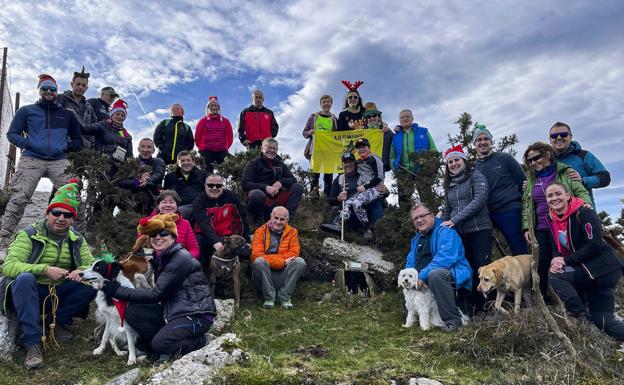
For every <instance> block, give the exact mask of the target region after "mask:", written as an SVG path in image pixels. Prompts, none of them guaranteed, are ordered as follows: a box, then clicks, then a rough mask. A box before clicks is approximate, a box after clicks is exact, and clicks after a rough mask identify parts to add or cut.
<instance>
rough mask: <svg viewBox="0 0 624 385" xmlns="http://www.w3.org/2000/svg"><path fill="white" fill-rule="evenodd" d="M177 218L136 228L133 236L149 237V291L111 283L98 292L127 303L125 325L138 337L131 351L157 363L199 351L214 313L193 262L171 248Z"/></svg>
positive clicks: (175, 247)
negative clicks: (151, 251) (151, 252)
mask: <svg viewBox="0 0 624 385" xmlns="http://www.w3.org/2000/svg"><path fill="white" fill-rule="evenodd" d="M177 219H178V216H177V215H176V214H160V215H156V216H154V217H152V218H149V219H147V218H144V219H143V220H141V222H140V223H139V227H138V231H139V232H140V233H141V234H145V235H148V236H149V238H150V243H151V245H152V249H154V258H153V259H152V261H151V262H152V264H153V266H154V279H155V282H156V284H155V286H154V287H153V288H148V289H145V288H129V287H122V286H120V284H119V282H117V281H106V282H105V283H104V285H103V287H102V291H103V292H104V294H105V295H106V296H107V298H117V299H121V300H126V301H128V302H129V304H128V307H127V309H126V322H127V323H128V325H130V326H132V328H133V329H134V330H135V331H136V332H137V333H138V334H139V340H138V341H137V347H138V348H139V349H141V350H142V351H146V352H147V353H149V356H150V357H152V358H154V359H159V360H161V361H164V360H167V359H168V358H169V357H171V356H172V355H178V354H179V355H184V354H186V353H189V352H192V351H195V350H197V349H201V348H202V347H204V346H205V344H206V336H205V333H206V332H208V330H210V327H211V326H212V322H213V321H214V318H215V316H216V314H217V307H216V305H215V302H214V300H213V299H212V295H211V289H210V282H209V281H208V278H207V277H206V275H205V274H204V272H203V271H202V268H201V265H200V264H199V261H198V260H196V259H195V258H193V256H192V255H191V253H189V252H188V251H187V250H186V249H185V248H184V247H183V246H182V245H180V244H179V243H176V238H177V235H178V229H177V226H176V220H177Z"/></svg>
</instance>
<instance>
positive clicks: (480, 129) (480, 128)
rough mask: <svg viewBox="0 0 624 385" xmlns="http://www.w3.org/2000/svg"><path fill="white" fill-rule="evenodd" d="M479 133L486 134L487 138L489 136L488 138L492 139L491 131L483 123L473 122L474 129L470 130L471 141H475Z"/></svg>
mask: <svg viewBox="0 0 624 385" xmlns="http://www.w3.org/2000/svg"><path fill="white" fill-rule="evenodd" d="M481 134H485V136H487V137H488V138H490V140H492V139H493V138H492V133H491V132H490V130H488V129H487V128H486V127H485V124H483V123H479V122H477V123H475V129H474V131H473V132H472V143H475V142H476V141H477V138H478V137H479V135H481Z"/></svg>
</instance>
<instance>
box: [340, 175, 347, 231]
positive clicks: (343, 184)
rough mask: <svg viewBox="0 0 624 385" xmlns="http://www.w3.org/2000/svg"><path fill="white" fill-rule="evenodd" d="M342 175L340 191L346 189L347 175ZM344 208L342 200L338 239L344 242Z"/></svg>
mask: <svg viewBox="0 0 624 385" xmlns="http://www.w3.org/2000/svg"><path fill="white" fill-rule="evenodd" d="M342 175H343V176H344V180H343V181H342V191H343V192H344V191H347V176H346V175H345V174H342ZM344 208H345V201H342V212H341V213H340V241H341V242H344Z"/></svg>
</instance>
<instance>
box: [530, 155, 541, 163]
mask: <svg viewBox="0 0 624 385" xmlns="http://www.w3.org/2000/svg"><path fill="white" fill-rule="evenodd" d="M542 156H544V154H538V155H535V156H534V157H531V158H527V162H528V163H529V164H531V163H534V162H537V161H538V160H540V159H542Z"/></svg>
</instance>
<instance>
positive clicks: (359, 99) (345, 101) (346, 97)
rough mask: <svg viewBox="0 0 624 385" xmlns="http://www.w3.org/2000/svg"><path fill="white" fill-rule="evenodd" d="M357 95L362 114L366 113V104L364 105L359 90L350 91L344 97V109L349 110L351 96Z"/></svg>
mask: <svg viewBox="0 0 624 385" xmlns="http://www.w3.org/2000/svg"><path fill="white" fill-rule="evenodd" d="M350 93H356V94H357V96H358V107H360V112H362V113H364V103H362V95H360V93H359V92H358V91H357V90H353V91H349V92H347V94H346V95H345V97H344V109H345V110H346V109H348V108H349V94H350Z"/></svg>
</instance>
